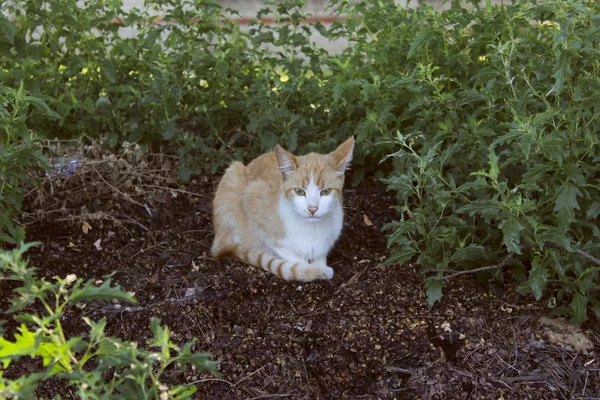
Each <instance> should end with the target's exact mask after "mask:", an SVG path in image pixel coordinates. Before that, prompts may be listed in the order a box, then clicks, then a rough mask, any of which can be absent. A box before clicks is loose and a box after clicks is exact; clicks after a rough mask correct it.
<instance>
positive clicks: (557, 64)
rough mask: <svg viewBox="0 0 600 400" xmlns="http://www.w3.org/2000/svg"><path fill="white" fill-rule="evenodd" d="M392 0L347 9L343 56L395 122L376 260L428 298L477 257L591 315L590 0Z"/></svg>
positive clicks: (594, 27)
mask: <svg viewBox="0 0 600 400" xmlns="http://www.w3.org/2000/svg"><path fill="white" fill-rule="evenodd" d="M392 3H393V2H391V1H390V2H387V3H386V4H387V5H386V7H384V8H380V7H376V6H370V5H369V6H368V5H367V3H366V2H361V3H359V4H358V5H356V6H355V7H362V8H361V9H360V10H361V11H360V12H361V15H363V18H364V19H363V20H362V23H361V25H360V28H358V27H357V28H356V29H358V33H357V37H358V38H359V39H358V40H359V43H360V45H361V47H360V48H361V49H362V50H361V52H362V54H364V56H362V57H356V59H357V60H360V61H361V62H363V63H368V64H369V65H370V66H369V69H370V70H371V71H370V73H371V74H372V79H371V81H372V85H376V84H378V88H380V89H379V90H378V91H377V92H376V93H377V96H376V98H377V99H378V100H379V101H381V99H386V98H387V99H388V100H386V104H385V105H382V106H380V107H379V109H380V110H388V109H389V110H392V112H391V117H390V118H391V119H390V121H392V125H393V126H388V128H389V129H395V130H397V134H396V137H395V142H396V144H397V148H398V150H397V151H396V152H395V153H393V154H391V158H393V160H394V165H395V169H396V172H395V173H394V174H393V175H392V176H391V177H390V178H388V179H387V180H386V182H387V183H388V184H389V187H390V189H393V190H395V191H397V192H398V202H399V205H398V206H397V207H396V209H397V211H398V216H399V221H398V222H395V223H393V224H391V225H390V227H389V228H391V229H392V230H393V233H392V234H391V236H390V237H389V245H390V247H391V249H392V255H391V257H390V259H389V260H388V262H390V263H394V262H397V263H405V262H410V261H415V262H417V263H418V264H419V265H420V266H421V268H422V271H423V274H424V275H425V276H426V287H427V294H428V299H429V302H430V304H432V305H433V304H434V303H435V302H436V301H437V300H439V299H440V298H441V295H442V289H443V287H444V286H445V281H446V280H447V279H448V278H450V277H452V276H455V275H457V274H460V273H461V272H460V271H463V270H468V269H472V268H474V267H481V266H486V265H489V266H488V267H483V268H480V270H481V271H482V273H484V272H483V271H485V273H490V272H491V273H492V274H493V275H494V276H495V277H497V278H502V277H503V276H504V275H503V273H502V268H504V267H507V268H509V269H510V274H511V275H512V277H514V278H515V279H517V280H518V281H520V284H519V287H518V290H519V291H520V292H522V293H531V294H533V296H534V297H535V299H536V300H541V299H542V298H544V299H545V301H547V304H548V306H549V307H556V306H557V305H559V307H558V308H557V309H556V310H555V311H556V313H559V314H570V315H571V316H572V318H573V320H574V322H576V323H581V322H582V321H584V320H586V319H587V306H588V305H591V306H592V308H593V309H594V311H595V312H596V315H600V302H599V298H598V294H597V293H598V273H599V271H600V268H599V267H600V260H599V259H598V257H599V255H600V243H599V241H598V238H599V237H600V235H599V234H600V230H599V225H598V219H597V217H598V214H599V213H600V201H599V200H598V199H599V198H600V186H599V178H600V167H599V165H600V164H599V163H598V161H599V160H600V159H599V158H598V154H599V150H600V138H599V136H598V132H599V131H600V120H599V119H598V115H600V114H599V113H600V101H599V100H600V79H598V76H599V75H598V73H599V72H600V52H599V47H598V46H599V43H598V18H599V15H600V14H599V11H600V8H599V7H598V3H596V2H579V1H553V0H552V1H547V2H527V1H520V2H516V4H515V5H513V6H500V5H491V4H488V5H487V6H485V7H479V6H477V4H476V2H474V4H473V5H472V7H470V8H463V7H462V6H460V5H459V4H458V2H456V1H455V2H453V6H452V8H451V9H450V10H447V11H444V12H436V11H434V10H432V9H431V8H428V7H421V8H418V9H416V10H406V9H400V8H397V7H396V6H395V5H393V4H392ZM360 30H366V31H368V32H369V37H370V38H371V40H367V39H366V38H365V35H361V34H360ZM390 49H395V51H394V52H393V53H392V52H391V51H390ZM356 53H359V52H358V51H357V52H356ZM359 54H360V53H359ZM355 56H356V54H355ZM351 67H352V66H351ZM354 69H356V67H354ZM374 89H375V88H374ZM381 92H383V93H381ZM381 119H382V116H381V115H380V116H379V117H378V118H374V119H373V120H375V121H380V120H381ZM457 271H459V272H458V273H456V274H451V273H452V272H457ZM449 274H450V275H449ZM564 304H568V305H567V306H563V305H564Z"/></svg>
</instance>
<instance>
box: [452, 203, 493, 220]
mask: <svg viewBox="0 0 600 400" xmlns="http://www.w3.org/2000/svg"><path fill="white" fill-rule="evenodd" d="M501 211H502V204H500V202H499V201H498V200H495V199H489V200H474V201H472V202H471V203H469V204H467V205H464V206H462V207H460V208H459V209H458V210H456V212H457V213H459V214H462V213H468V214H469V217H472V216H473V215H481V216H487V217H496V216H498V214H500V212H501Z"/></svg>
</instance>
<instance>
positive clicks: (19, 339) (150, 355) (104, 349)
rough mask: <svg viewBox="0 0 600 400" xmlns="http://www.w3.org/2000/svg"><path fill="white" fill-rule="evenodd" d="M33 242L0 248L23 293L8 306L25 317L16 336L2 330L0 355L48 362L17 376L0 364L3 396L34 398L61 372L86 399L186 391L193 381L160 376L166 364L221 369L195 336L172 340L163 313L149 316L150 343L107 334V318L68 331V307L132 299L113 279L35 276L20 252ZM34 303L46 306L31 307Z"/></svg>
mask: <svg viewBox="0 0 600 400" xmlns="http://www.w3.org/2000/svg"><path fill="white" fill-rule="evenodd" d="M33 245H34V244H27V245H21V246H20V247H18V248H17V249H15V250H13V251H10V252H9V251H5V252H1V253H0V272H2V273H6V274H7V275H6V279H8V280H14V281H19V282H21V284H22V286H20V287H18V288H16V289H15V293H17V295H18V296H17V297H16V298H15V299H13V300H12V307H11V308H10V309H9V310H8V313H13V314H15V316H14V317H15V319H16V320H17V321H19V322H20V323H21V325H20V327H19V328H18V333H15V334H14V340H9V339H7V338H6V336H5V334H3V337H2V338H0V362H2V366H3V368H4V369H6V368H7V367H8V366H9V365H10V364H11V363H12V362H13V361H16V360H19V359H21V358H23V357H25V356H30V357H41V358H42V360H43V365H44V370H43V371H41V372H37V373H33V374H30V375H27V376H21V377H19V378H17V379H13V380H10V379H7V378H3V377H2V370H0V397H2V398H18V399H31V398H33V397H34V392H35V388H36V386H37V385H38V384H39V383H40V382H41V381H42V380H45V379H48V378H50V377H58V378H63V379H66V380H67V381H68V382H69V383H70V384H73V385H75V386H76V388H77V389H76V390H77V396H78V397H79V398H81V399H159V398H160V399H186V398H190V397H191V395H192V394H193V393H194V392H195V387H187V386H169V385H167V384H165V383H164V382H161V377H162V375H163V373H164V372H165V370H166V369H167V368H168V367H170V366H172V365H175V364H176V365H179V366H180V368H183V367H184V366H185V364H192V365H194V366H196V367H198V368H200V369H201V370H206V371H209V372H211V373H213V374H216V367H217V364H216V363H215V362H213V361H210V359H209V355H208V354H206V353H194V352H192V347H193V345H194V343H193V342H190V343H186V344H185V345H183V346H182V347H181V346H178V345H176V344H174V343H172V342H171V340H170V338H169V330H168V328H166V327H161V326H160V323H159V320H158V319H152V322H151V326H150V327H151V330H152V333H153V336H152V337H151V338H150V339H149V340H148V343H147V345H148V346H149V349H143V348H141V347H139V346H138V345H137V344H136V343H131V342H126V341H122V340H120V339H117V338H113V337H109V336H106V334H105V332H104V330H105V327H106V320H105V319H104V318H103V319H101V320H100V321H97V322H94V321H92V320H91V319H89V318H87V317H84V320H85V322H86V324H87V325H88V326H89V327H90V331H89V333H88V334H87V335H85V337H81V336H76V337H71V338H68V337H67V336H66V332H65V331H64V329H63V327H62V323H61V320H62V318H63V317H64V314H65V310H66V309H67V308H68V307H71V306H72V305H76V304H80V303H82V302H85V301H92V300H99V301H111V300H113V299H116V300H120V301H128V302H134V301H135V300H134V299H133V297H132V295H131V294H130V293H127V292H124V291H122V290H121V289H120V288H119V286H118V285H117V286H111V282H110V280H106V281H105V282H104V283H102V284H101V285H100V286H96V285H95V284H94V283H93V282H92V281H89V282H83V280H82V279H77V277H76V276H75V275H68V276H67V277H66V278H64V279H63V278H58V277H56V278H55V281H54V282H47V281H46V280H44V279H37V278H36V276H35V272H34V269H33V268H30V267H28V266H27V263H26V262H25V261H24V260H23V259H22V257H23V254H24V253H25V251H27V249H29V248H30V247H31V246H33ZM34 305H35V306H41V310H42V312H41V313H32V312H31V311H30V310H31V309H32V308H31V307H32V306H34ZM17 313H18V314H17Z"/></svg>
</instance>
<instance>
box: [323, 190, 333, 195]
mask: <svg viewBox="0 0 600 400" xmlns="http://www.w3.org/2000/svg"><path fill="white" fill-rule="evenodd" d="M330 194H331V189H323V190H321V196H329V195H330Z"/></svg>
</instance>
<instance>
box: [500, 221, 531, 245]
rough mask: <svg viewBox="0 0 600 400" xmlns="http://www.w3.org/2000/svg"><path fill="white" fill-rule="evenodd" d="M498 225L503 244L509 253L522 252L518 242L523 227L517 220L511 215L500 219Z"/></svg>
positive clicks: (519, 241)
mask: <svg viewBox="0 0 600 400" xmlns="http://www.w3.org/2000/svg"><path fill="white" fill-rule="evenodd" d="M498 227H499V228H500V229H501V230H502V234H503V236H504V245H505V246H506V248H507V249H508V251H510V252H511V253H516V254H522V252H521V249H520V248H519V244H520V243H521V231H522V230H523V229H525V227H524V226H523V225H521V223H520V222H519V220H518V219H517V218H515V217H513V216H512V215H509V216H508V218H507V219H505V220H504V221H502V222H501V223H500V225H498Z"/></svg>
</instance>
